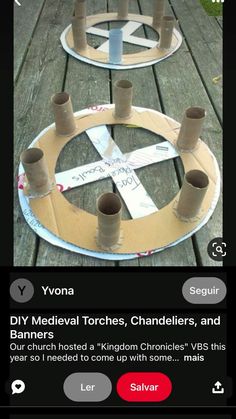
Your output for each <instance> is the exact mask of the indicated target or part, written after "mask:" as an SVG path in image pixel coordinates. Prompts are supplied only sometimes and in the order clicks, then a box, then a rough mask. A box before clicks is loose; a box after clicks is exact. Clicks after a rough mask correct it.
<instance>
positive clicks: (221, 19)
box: [216, 16, 223, 29]
mask: <svg viewBox="0 0 236 419" xmlns="http://www.w3.org/2000/svg"><path fill="white" fill-rule="evenodd" d="M216 21H217V22H218V24H219V25H220V27H221V28H222V29H223V16H219V17H216Z"/></svg>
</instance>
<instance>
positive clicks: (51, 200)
mask: <svg viewBox="0 0 236 419" xmlns="http://www.w3.org/2000/svg"><path fill="white" fill-rule="evenodd" d="M115 91H116V94H115V106H114V105H108V106H107V109H105V110H103V112H91V111H88V110H87V111H85V112H82V113H81V112H79V113H78V114H74V113H73V110H72V106H71V101H70V97H69V95H68V94H67V93H59V94H56V95H54V96H53V98H52V105H53V109H54V114H55V118H56V125H54V124H53V125H52V126H50V127H49V128H48V129H46V130H44V131H43V132H42V133H41V134H40V135H39V136H38V138H37V139H36V140H35V141H34V142H33V144H32V145H33V147H34V149H36V150H40V152H39V151H37V152H36V155H35V154H34V152H33V157H32V148H30V149H28V153H31V156H27V154H28V153H27V151H25V152H23V154H22V156H21V161H22V164H23V166H24V168H25V172H26V175H27V177H28V181H27V178H26V179H25V182H26V183H25V184H24V199H25V201H27V205H28V209H29V207H30V208H31V211H32V212H30V216H31V217H32V216H33V217H35V220H38V222H39V226H40V227H41V226H43V227H42V228H44V229H46V231H47V232H48V233H49V232H50V234H51V235H52V236H53V237H55V238H56V239H58V240H60V241H61V245H62V243H64V244H63V245H62V247H66V248H69V249H71V250H74V251H78V252H80V253H84V254H89V255H91V256H95V257H101V258H104V259H128V258H130V259H131V258H134V257H137V256H138V255H139V254H141V253H143V254H150V251H151V252H157V251H160V250H163V249H165V248H166V247H169V246H172V245H175V244H177V243H179V242H180V241H182V240H184V239H185V238H187V237H190V236H191V235H192V234H193V233H195V232H196V231H197V230H198V229H199V228H201V227H202V226H203V225H204V224H205V223H206V222H207V221H208V220H209V218H210V216H211V215H212V213H213V211H214V208H215V206H216V203H217V201H218V198H219V193H220V175H219V168H218V164H217V162H216V159H215V157H214V155H213V154H212V153H211V151H210V150H209V148H208V146H207V145H206V144H205V143H204V142H202V141H201V140H200V139H199V132H200V130H201V126H202V123H203V120H202V119H203V118H204V117H205V112H204V110H202V109H201V108H189V109H187V110H186V112H185V115H184V118H183V122H182V126H181V127H180V124H179V123H178V122H176V121H174V120H173V119H171V118H169V117H167V116H166V115H163V114H161V113H160V112H157V111H154V110H150V109H143V108H137V107H133V106H132V83H130V82H129V81H127V80H123V81H122V80H120V81H119V82H117V84H116V86H115ZM65 112H66V116H65ZM127 123H128V124H131V125H135V126H138V127H142V128H144V129H146V130H149V131H151V132H153V133H156V134H159V135H161V136H162V137H164V138H165V139H166V140H168V142H170V143H171V145H172V146H173V147H174V148H175V149H176V150H177V152H178V153H179V155H180V157H181V159H182V162H183V166H184V169H185V178H184V183H183V187H182V189H181V191H180V193H178V195H177V196H176V197H175V198H174V199H173V200H172V201H171V202H170V203H169V204H168V205H166V206H165V207H164V208H162V209H161V210H159V211H158V210H157V208H155V209H153V208H152V203H150V205H149V204H148V205H149V208H150V211H149V212H148V215H147V216H143V217H141V218H140V215H139V218H136V219H132V220H121V208H120V203H119V199H118V196H117V195H115V196H113V194H112V196H111V195H110V196H109V197H106V195H105V198H104V197H103V199H101V198H99V200H98V203H97V209H98V214H99V220H100V221H99V222H98V218H97V216H95V215H92V214H90V213H88V212H86V211H85V210H84V209H81V208H79V207H76V206H74V205H72V204H71V203H70V202H68V201H67V199H66V198H65V197H64V196H63V194H62V192H61V191H60V190H59V189H58V188H57V187H56V186H55V185H56V177H55V167H56V162H57V159H58V156H59V154H60V152H61V150H62V149H63V147H64V146H65V145H66V144H67V143H68V142H69V141H70V140H71V139H72V138H74V137H76V136H78V135H79V134H80V133H82V132H84V131H86V132H88V133H89V131H90V130H92V131H93V134H94V133H95V132H96V127H98V130H99V129H100V128H101V127H102V126H103V125H113V124H127ZM180 128H181V129H180ZM72 129H73V131H72ZM190 133H191V135H190ZM90 135H91V138H92V141H93V144H94V145H95V146H96V148H97V149H98V150H99V152H100V154H102V155H103V156H105V157H104V158H105V160H104V161H105V164H106V163H107V164H108V165H109V162H112V159H113V157H114V155H113V154H112V152H111V151H109V150H112V149H113V148H114V149H115V153H118V154H116V156H117V155H118V157H119V158H120V161H119V165H120V166H119V168H120V167H122V165H124V167H126V165H127V163H126V161H125V160H124V161H122V159H125V156H120V155H119V150H118V151H117V150H116V148H115V147H114V144H113V143H112V142H111V141H113V140H111V139H110V138H107V137H105V138H104V139H103V141H104V142H103V143H101V142H100V143H99V141H98V139H96V140H97V143H96V141H94V138H93V135H92V134H90ZM99 138H100V137H99ZM161 148H162V147H160V149H161ZM30 150H31V151H30ZM176 155H178V154H176ZM42 156H43V157H44V168H43V173H44V186H45V188H46V189H47V190H45V189H44V190H43V194H42V195H41V194H39V195H37V190H36V191H35V192H36V195H33V196H34V198H29V197H30V196H32V194H31V195H29V196H27V194H28V190H30V191H31V192H32V190H33V189H34V187H35V185H36V187H37V182H36V180H37V176H38V175H37V169H38V167H36V171H33V172H32V170H31V167H35V166H34V165H35V163H37V162H40V161H41V159H42ZM121 157H122V158H121ZM109 159H110V160H109ZM31 163H32V166H30V165H31ZM151 163H153V161H150V164H151ZM45 164H46V169H45ZM20 172H21V174H22V167H21V169H20ZM41 172H42V170H41ZM41 172H40V171H39V172H38V173H39V174H40V173H41ZM47 173H48V179H46V181H45V174H47ZM109 173H111V172H109ZM121 173H122V176H123V178H122V180H125V177H126V178H127V172H126V171H125V170H124V171H123V172H121ZM108 175H109V174H108ZM110 175H111V174H110ZM99 178H100V176H99V174H98V175H97V180H99ZM50 179H51V180H52V181H50ZM120 179H121V178H119V180H120ZM44 186H43V187H44ZM141 186H142V185H141ZM51 189H52V190H51ZM141 191H142V189H141ZM39 192H41V190H40V191H39ZM20 193H23V192H22V191H21V192H20ZM45 193H46V194H45ZM35 196H36V197H35ZM97 198H98V197H97ZM123 198H124V200H125V195H123ZM20 200H21V204H22V205H23V204H24V205H25V202H24V203H23V196H22V195H20ZM109 202H110V203H111V207H110V208H109ZM135 202H136V201H135ZM137 202H138V201H137ZM148 205H147V206H148ZM26 208H27V207H26V206H25V207H24V213H25V210H26ZM141 208H142V205H141ZM27 216H29V212H28V214H27ZM111 217H112V223H111V224H109V223H110V222H111ZM101 220H102V221H101ZM27 221H28V220H27ZM108 221H109V222H108ZM28 222H29V221H28ZM106 223H107V225H106ZM31 224H32V220H31ZM109 225H110V227H109ZM39 226H38V229H40V227H39ZM104 228H105V230H104ZM97 229H98V231H97ZM109 229H111V230H110V231H113V233H112V234H107V233H106V232H107V231H109ZM35 230H37V229H35ZM39 234H41V233H39ZM112 235H113V237H114V240H112V241H111V242H108V241H107V243H106V237H108V236H112ZM104 237H105V239H104ZM50 241H51V240H50ZM56 242H57V245H60V244H59V242H58V241H57V240H56ZM66 244H68V247H67V246H66ZM76 249H77V250H76ZM104 250H105V251H104ZM99 255H100V256H99Z"/></svg>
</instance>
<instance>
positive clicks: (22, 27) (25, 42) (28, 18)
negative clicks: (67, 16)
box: [14, 0, 45, 80]
mask: <svg viewBox="0 0 236 419" xmlns="http://www.w3.org/2000/svg"><path fill="white" fill-rule="evenodd" d="M44 2H45V0H37V1H34V2H32V1H31V0H24V7H22V6H18V5H17V4H16V3H14V80H16V78H17V76H18V74H19V72H20V68H21V66H22V63H23V61H24V58H25V55H26V53H27V49H28V47H29V44H30V42H31V38H32V35H33V33H34V30H35V27H36V25H37V21H38V19H39V16H40V13H41V11H42V7H43V5H44Z"/></svg>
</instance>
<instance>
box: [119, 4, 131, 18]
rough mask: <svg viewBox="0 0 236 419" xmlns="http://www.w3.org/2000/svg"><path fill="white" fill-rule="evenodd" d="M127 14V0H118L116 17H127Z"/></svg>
mask: <svg viewBox="0 0 236 419" xmlns="http://www.w3.org/2000/svg"><path fill="white" fill-rule="evenodd" d="M128 14H129V0H118V15H117V17H118V19H127V17H128Z"/></svg>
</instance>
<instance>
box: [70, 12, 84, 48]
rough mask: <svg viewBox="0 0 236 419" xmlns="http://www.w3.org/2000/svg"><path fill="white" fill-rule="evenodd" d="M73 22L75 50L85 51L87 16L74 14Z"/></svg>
mask: <svg viewBox="0 0 236 419" xmlns="http://www.w3.org/2000/svg"><path fill="white" fill-rule="evenodd" d="M71 22H72V34H73V41H74V50H75V51H76V52H81V51H85V50H86V48H87V35H86V18H85V17H75V16H73V17H72V21H71Z"/></svg>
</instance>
